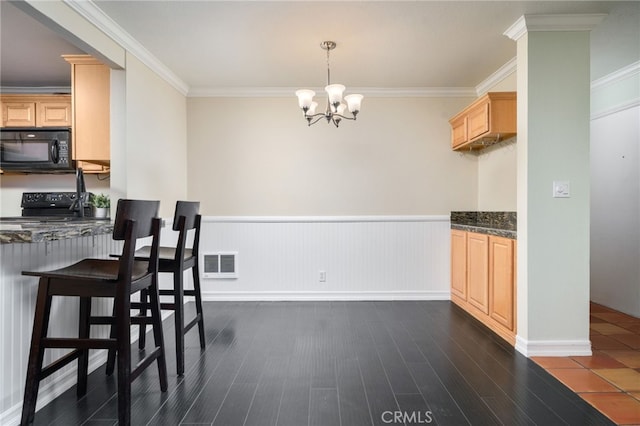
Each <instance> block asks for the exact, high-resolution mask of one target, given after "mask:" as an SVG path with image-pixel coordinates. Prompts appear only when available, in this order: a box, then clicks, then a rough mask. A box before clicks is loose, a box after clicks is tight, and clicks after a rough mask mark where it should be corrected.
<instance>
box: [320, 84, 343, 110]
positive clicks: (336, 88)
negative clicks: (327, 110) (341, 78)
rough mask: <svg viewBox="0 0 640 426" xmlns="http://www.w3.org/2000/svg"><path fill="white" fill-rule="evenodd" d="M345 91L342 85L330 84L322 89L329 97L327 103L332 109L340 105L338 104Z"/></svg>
mask: <svg viewBox="0 0 640 426" xmlns="http://www.w3.org/2000/svg"><path fill="white" fill-rule="evenodd" d="M345 89H346V87H344V86H343V85H342V84H330V85H328V86H327V87H325V88H324V90H326V92H327V95H328V96H329V103H330V104H331V105H332V106H333V108H334V109H335V108H337V106H338V105H340V102H342V93H344V90H345Z"/></svg>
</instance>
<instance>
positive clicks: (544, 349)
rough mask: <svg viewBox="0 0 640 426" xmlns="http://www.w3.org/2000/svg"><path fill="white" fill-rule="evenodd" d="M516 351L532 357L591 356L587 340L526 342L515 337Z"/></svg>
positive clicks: (589, 343) (589, 344)
mask: <svg viewBox="0 0 640 426" xmlns="http://www.w3.org/2000/svg"><path fill="white" fill-rule="evenodd" d="M516 350H517V351H518V352H520V353H521V354H522V355H524V356H526V357H532V356H591V355H592V352H591V341H589V340H526V339H524V338H522V337H520V336H516Z"/></svg>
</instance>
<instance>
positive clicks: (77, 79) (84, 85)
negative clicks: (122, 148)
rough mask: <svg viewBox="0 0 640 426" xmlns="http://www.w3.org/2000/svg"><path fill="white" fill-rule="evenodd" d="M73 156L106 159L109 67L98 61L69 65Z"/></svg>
mask: <svg viewBox="0 0 640 426" xmlns="http://www.w3.org/2000/svg"><path fill="white" fill-rule="evenodd" d="M72 76H73V82H72V84H73V102H74V106H73V114H74V118H73V131H74V132H73V141H74V143H73V148H74V151H73V158H74V159H75V160H86V161H94V162H98V163H100V162H108V161H109V159H110V156H111V152H110V120H109V117H110V99H109V94H110V84H109V80H110V70H109V67H107V66H106V65H102V64H92V63H86V64H85V63H82V64H80V63H78V64H74V65H73V71H72Z"/></svg>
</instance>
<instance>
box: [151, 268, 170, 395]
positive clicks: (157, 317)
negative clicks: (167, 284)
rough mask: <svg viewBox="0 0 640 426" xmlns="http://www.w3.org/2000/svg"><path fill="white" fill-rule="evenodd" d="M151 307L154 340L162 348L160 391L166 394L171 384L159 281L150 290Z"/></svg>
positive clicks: (159, 358)
mask: <svg viewBox="0 0 640 426" xmlns="http://www.w3.org/2000/svg"><path fill="white" fill-rule="evenodd" d="M149 305H150V308H151V319H152V329H153V340H154V342H155V344H156V347H160V356H159V357H158V376H159V377H160V390H161V391H162V392H165V391H166V390H167V388H168V385H169V383H168V380H167V360H166V357H165V351H164V334H163V332H162V313H161V312H160V293H159V290H158V281H157V280H154V284H153V285H152V286H151V287H150V288H149Z"/></svg>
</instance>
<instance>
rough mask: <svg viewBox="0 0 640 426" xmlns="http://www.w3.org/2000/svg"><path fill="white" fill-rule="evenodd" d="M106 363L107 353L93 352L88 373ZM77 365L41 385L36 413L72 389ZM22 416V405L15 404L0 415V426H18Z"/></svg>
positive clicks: (75, 381)
mask: <svg viewBox="0 0 640 426" xmlns="http://www.w3.org/2000/svg"><path fill="white" fill-rule="evenodd" d="M105 362H107V352H106V351H100V352H94V353H93V354H90V355H89V373H91V372H93V371H95V370H96V369H97V368H99V367H100V366H102V364H104V363H105ZM77 371H78V368H77V363H76V365H75V366H74V367H72V368H70V369H68V370H64V373H63V374H62V375H60V376H58V377H57V378H56V379H55V380H52V381H51V382H49V383H47V384H46V385H41V386H40V390H39V391H38V403H37V404H36V411H38V410H39V409H40V408H42V407H44V406H45V405H47V404H48V403H50V402H51V401H53V400H54V399H56V398H57V397H59V396H60V395H62V394H63V393H65V392H66V391H67V390H69V389H70V388H71V387H73V386H74V385H75V384H76V383H77V380H78V375H77ZM21 416H22V403H20V404H15V405H14V406H13V407H11V408H9V409H8V410H5V411H4V412H2V413H0V425H17V424H20V417H21Z"/></svg>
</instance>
